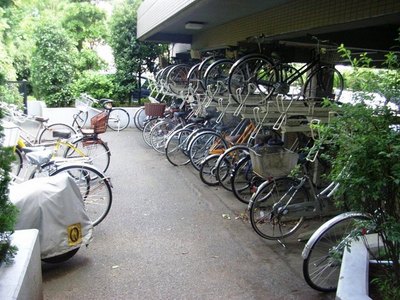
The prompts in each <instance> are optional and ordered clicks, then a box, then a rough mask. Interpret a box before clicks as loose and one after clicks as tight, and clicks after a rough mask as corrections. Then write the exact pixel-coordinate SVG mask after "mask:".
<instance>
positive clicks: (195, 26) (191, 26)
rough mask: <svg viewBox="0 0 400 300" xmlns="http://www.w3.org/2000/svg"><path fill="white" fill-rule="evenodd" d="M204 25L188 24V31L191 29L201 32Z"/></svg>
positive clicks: (186, 26)
mask: <svg viewBox="0 0 400 300" xmlns="http://www.w3.org/2000/svg"><path fill="white" fill-rule="evenodd" d="M203 27H204V23H202V22H187V23H186V24H185V28H186V29H191V30H200V29H203Z"/></svg>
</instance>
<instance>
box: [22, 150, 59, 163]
mask: <svg viewBox="0 0 400 300" xmlns="http://www.w3.org/2000/svg"><path fill="white" fill-rule="evenodd" d="M52 156H53V152H52V151H51V150H44V151H35V152H30V153H27V154H26V159H27V160H28V161H29V163H31V164H33V165H36V166H40V165H43V164H45V163H48V162H49V161H50V159H51V157H52Z"/></svg>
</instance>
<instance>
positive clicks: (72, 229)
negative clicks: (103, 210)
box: [9, 173, 93, 259]
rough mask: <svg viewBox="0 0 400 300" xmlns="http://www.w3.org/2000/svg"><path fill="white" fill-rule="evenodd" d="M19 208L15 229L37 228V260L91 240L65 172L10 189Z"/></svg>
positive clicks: (89, 225)
mask: <svg viewBox="0 0 400 300" xmlns="http://www.w3.org/2000/svg"><path fill="white" fill-rule="evenodd" d="M9 196H10V201H11V202H12V203H14V204H15V205H16V207H17V208H18V209H19V215H18V218H17V223H16V226H15V229H16V230H19V229H38V230H39V240H40V249H41V258H42V259H43V258H49V257H54V256H57V255H61V254H64V253H66V252H69V251H71V250H73V249H76V248H79V247H80V246H81V245H88V244H89V243H90V241H91V240H92V233H93V226H92V222H91V221H90V219H89V217H88V216H87V214H86V212H85V209H84V204H83V199H82V196H81V193H80V191H79V188H78V186H77V185H76V183H75V182H74V180H73V179H72V178H71V177H70V176H68V175H67V174H66V173H61V174H58V175H55V176H51V177H42V178H35V179H31V180H28V181H26V182H23V183H21V184H15V185H11V186H10V194H9Z"/></svg>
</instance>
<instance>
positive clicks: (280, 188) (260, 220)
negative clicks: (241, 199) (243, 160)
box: [250, 177, 308, 240]
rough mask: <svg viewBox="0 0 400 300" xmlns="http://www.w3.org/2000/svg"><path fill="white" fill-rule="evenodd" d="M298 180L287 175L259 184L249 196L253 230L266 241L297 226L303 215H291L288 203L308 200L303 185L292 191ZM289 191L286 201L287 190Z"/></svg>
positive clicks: (277, 237) (282, 234)
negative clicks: (252, 195)
mask: <svg viewBox="0 0 400 300" xmlns="http://www.w3.org/2000/svg"><path fill="white" fill-rule="evenodd" d="M298 185H299V182H298V181H297V180H294V179H292V178H289V177H283V178H278V179H275V180H272V181H270V182H267V183H264V184H262V185H260V187H259V188H258V189H257V192H256V194H255V195H254V197H253V198H252V199H251V205H250V222H251V226H252V227H253V229H254V231H255V232H256V233H257V234H258V235H260V236H261V237H263V238H265V239H268V240H279V239H283V238H285V237H287V236H289V235H291V234H293V233H294V232H295V231H296V230H297V229H299V227H300V225H301V224H302V222H303V220H304V217H303V216H298V215H295V214H291V211H290V205H293V204H300V203H303V202H306V201H308V194H307V191H306V189H305V188H304V186H301V187H299V188H298V189H297V190H293V189H294V187H296V186H298ZM289 190H291V191H293V193H292V196H293V198H292V199H291V200H290V198H291V197H290V196H289V194H290V193H288V191H289Z"/></svg>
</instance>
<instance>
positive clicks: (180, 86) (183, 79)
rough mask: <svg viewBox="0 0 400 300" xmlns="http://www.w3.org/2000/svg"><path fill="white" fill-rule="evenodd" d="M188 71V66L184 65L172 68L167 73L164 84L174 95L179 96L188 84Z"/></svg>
mask: <svg viewBox="0 0 400 300" xmlns="http://www.w3.org/2000/svg"><path fill="white" fill-rule="evenodd" d="M189 71H190V66H189V65H186V64H179V65H176V66H174V67H173V68H171V69H170V70H169V71H168V74H167V77H166V82H167V86H168V89H169V90H170V91H171V92H172V93H174V94H176V95H180V93H181V92H183V91H184V90H185V89H187V86H188V84H189V82H188V80H187V77H188V73H189Z"/></svg>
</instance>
